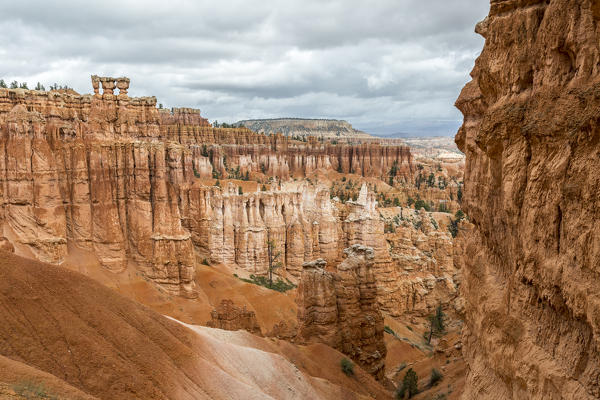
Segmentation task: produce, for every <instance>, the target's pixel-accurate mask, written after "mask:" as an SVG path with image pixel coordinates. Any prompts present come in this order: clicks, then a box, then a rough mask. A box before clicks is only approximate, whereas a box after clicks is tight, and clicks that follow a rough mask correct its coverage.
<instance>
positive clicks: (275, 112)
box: [0, 0, 489, 136]
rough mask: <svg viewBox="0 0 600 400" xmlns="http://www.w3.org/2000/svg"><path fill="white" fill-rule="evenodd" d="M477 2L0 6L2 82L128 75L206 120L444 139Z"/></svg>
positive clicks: (477, 43) (475, 39) (478, 12)
mask: <svg viewBox="0 0 600 400" xmlns="http://www.w3.org/2000/svg"><path fill="white" fill-rule="evenodd" d="M488 10H489V1H487V0H452V1H448V0H369V1H364V0H362V1H354V0H337V1H328V0H320V1H312V0H286V1H283V0H279V1H277V0H261V1H249V0H247V1H225V0H222V1H214V0H213V1H203V0H196V1H191V0H190V1H181V0H161V1H154V0H145V1H129V0H119V1H112V0H104V1H95V0H89V1H81V0H70V1H69V0H53V1H48V0H40V1H28V0H19V1H2V2H1V3H0V59H1V60H2V62H0V78H3V79H4V80H5V81H6V82H10V81H13V80H17V81H19V82H22V81H26V82H27V83H28V85H29V87H30V88H33V86H35V84H36V83H37V82H38V81H39V82H41V83H42V84H44V85H45V86H46V87H48V86H49V85H50V84H52V83H58V84H59V85H63V84H67V85H69V86H70V87H73V88H74V89H75V90H76V91H78V92H79V93H82V94H83V93H91V92H92V87H91V82H90V75H92V74H95V75H100V76H115V77H117V76H127V77H129V78H130V79H131V86H130V89H129V95H130V96H156V97H157V99H158V102H159V103H162V104H163V105H164V107H168V108H170V107H194V108H200V109H201V110H202V114H203V116H204V117H206V118H208V119H209V120H210V121H214V120H218V121H220V122H235V121H238V120H242V119H255V118H277V117H297V118H334V119H343V120H347V121H348V122H350V123H351V124H353V126H354V127H355V128H357V129H362V130H365V131H367V132H369V133H373V134H380V135H391V134H396V133H402V134H404V135H408V136H436V135H454V134H455V132H456V129H457V128H458V126H459V125H460V123H461V121H462V116H461V114H460V112H458V110H456V109H455V108H454V101H455V100H456V97H457V96H458V94H459V92H460V89H461V88H462V86H463V85H464V84H465V83H467V82H468V81H469V79H470V77H469V72H470V70H471V69H472V67H473V64H474V61H475V58H476V57H477V56H478V55H479V53H480V51H481V48H482V46H483V38H481V37H480V36H479V35H477V34H475V33H474V26H475V24H476V23H477V22H478V21H480V20H482V19H483V18H484V17H485V16H486V15H487V12H488Z"/></svg>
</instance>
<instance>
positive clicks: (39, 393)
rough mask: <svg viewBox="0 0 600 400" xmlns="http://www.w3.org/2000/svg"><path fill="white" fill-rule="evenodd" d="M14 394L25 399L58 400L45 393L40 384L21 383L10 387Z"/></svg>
mask: <svg viewBox="0 0 600 400" xmlns="http://www.w3.org/2000/svg"><path fill="white" fill-rule="evenodd" d="M12 389H13V390H14V391H15V393H16V394H17V395H19V396H21V397H24V398H26V399H58V397H56V396H52V395H50V394H48V393H47V392H46V388H45V387H44V385H43V384H42V383H40V384H36V383H34V382H29V381H23V382H20V383H18V384H16V385H14V386H13V387H12Z"/></svg>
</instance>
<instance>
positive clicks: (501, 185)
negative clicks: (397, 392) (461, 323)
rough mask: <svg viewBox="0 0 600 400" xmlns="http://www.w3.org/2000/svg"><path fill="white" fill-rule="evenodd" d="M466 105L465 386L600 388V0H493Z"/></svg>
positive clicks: (542, 395) (535, 391) (594, 394)
mask: <svg viewBox="0 0 600 400" xmlns="http://www.w3.org/2000/svg"><path fill="white" fill-rule="evenodd" d="M476 31H477V32H478V33H479V34H481V35H482V36H483V37H484V38H485V47H484V49H483V51H482V53H481V55H480V57H479V58H478V59H477V61H476V64H475V68H474V69H473V71H472V73H471V75H472V77H473V80H472V81H471V82H469V83H468V84H467V85H466V86H465V88H464V89H463V91H462V93H461V95H460V97H459V98H458V100H457V102H456V105H457V107H458V108H459V109H460V110H461V111H462V112H463V114H464V123H463V126H462V127H461V128H460V130H459V132H458V134H457V136H456V142H457V144H458V146H459V147H460V148H461V150H462V151H463V152H464V153H465V154H466V170H465V190H464V196H463V207H464V209H465V211H466V213H467V214H468V215H469V217H470V221H471V222H472V224H473V226H472V229H470V230H469V229H466V228H465V229H463V228H461V230H462V231H463V232H461V236H462V238H461V239H460V240H459V242H457V243H456V249H457V252H460V254H459V255H458V256H457V257H456V260H457V263H458V264H459V266H460V267H461V268H462V270H463V284H462V287H461V288H462V291H463V294H464V297H465V321H466V327H465V331H464V340H463V343H464V344H465V347H464V354H465V357H466V360H467V362H468V364H469V371H468V376H467V382H466V385H465V393H464V395H463V397H464V398H466V399H525V398H529V399H592V398H599V397H600V381H599V376H600V285H599V283H598V282H600V269H599V268H600V230H598V223H599V221H600V217H599V213H598V210H599V209H600V197H599V196H598V193H599V192H600V177H599V175H598V172H597V171H598V169H599V168H600V158H599V154H600V126H599V124H600V111H599V110H600V108H599V107H598V106H599V105H600V67H599V66H600V48H599V47H598V43H599V40H600V7H599V4H598V2H597V1H566V0H548V1H539V0H531V1H516V0H512V1H506V0H504V1H500V0H493V1H492V2H491V10H490V14H489V16H488V17H487V18H486V19H485V20H484V21H482V22H480V23H479V24H478V25H477V28H476Z"/></svg>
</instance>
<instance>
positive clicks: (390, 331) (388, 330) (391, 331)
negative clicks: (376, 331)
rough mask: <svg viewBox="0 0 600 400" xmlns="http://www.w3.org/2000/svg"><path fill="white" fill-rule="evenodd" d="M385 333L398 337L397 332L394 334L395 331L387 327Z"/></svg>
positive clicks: (384, 329) (384, 328)
mask: <svg viewBox="0 0 600 400" xmlns="http://www.w3.org/2000/svg"><path fill="white" fill-rule="evenodd" d="M383 331H384V332H385V333H389V334H390V335H394V336H396V332H394V330H393V329H392V328H390V327H389V326H387V325H386V326H384V327H383Z"/></svg>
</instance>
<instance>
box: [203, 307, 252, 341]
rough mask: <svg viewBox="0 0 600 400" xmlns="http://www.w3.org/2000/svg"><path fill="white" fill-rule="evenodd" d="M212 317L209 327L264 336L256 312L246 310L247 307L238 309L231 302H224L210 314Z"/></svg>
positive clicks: (208, 323)
mask: <svg viewBox="0 0 600 400" xmlns="http://www.w3.org/2000/svg"><path fill="white" fill-rule="evenodd" d="M210 317H211V319H210V321H208V322H207V323H206V326H208V327H211V328H219V329H225V330H228V331H239V330H246V331H248V332H250V333H253V334H255V335H259V336H262V333H261V331H260V326H259V325H258V321H257V320H256V314H255V313H254V311H248V310H246V306H243V307H237V306H236V305H235V304H233V301H231V300H227V299H224V300H222V301H221V304H219V306H218V307H217V308H216V309H215V310H213V311H212V312H211V313H210Z"/></svg>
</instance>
